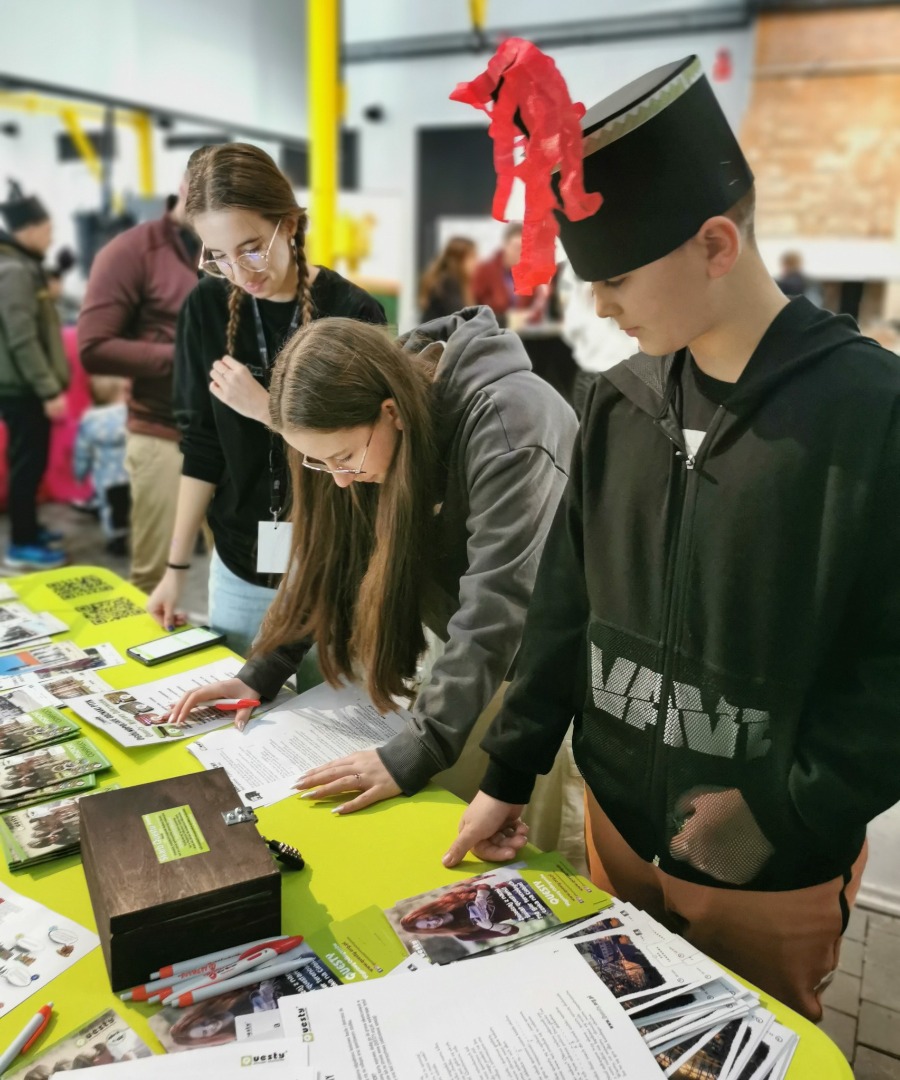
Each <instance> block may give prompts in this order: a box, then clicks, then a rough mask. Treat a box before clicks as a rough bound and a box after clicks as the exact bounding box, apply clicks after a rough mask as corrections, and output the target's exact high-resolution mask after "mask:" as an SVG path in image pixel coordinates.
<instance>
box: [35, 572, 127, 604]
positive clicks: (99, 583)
mask: <svg viewBox="0 0 900 1080" xmlns="http://www.w3.org/2000/svg"><path fill="white" fill-rule="evenodd" d="M47 588H48V589H50V591H51V592H55V593H56V595H57V596H58V597H59V598H60V600H77V599H78V597H79V596H93V595H94V594H95V593H101V592H112V589H113V586H112V585H110V583H109V582H108V581H104V580H103V578H99V577H97V575H96V574H83V575H82V576H81V577H73V578H66V580H65V581H50V582H48V583H47Z"/></svg>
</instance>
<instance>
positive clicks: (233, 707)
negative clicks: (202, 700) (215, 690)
mask: <svg viewBox="0 0 900 1080" xmlns="http://www.w3.org/2000/svg"><path fill="white" fill-rule="evenodd" d="M211 704H212V705H213V706H214V707H215V708H217V709H218V710H219V712H237V711H238V709H255V708H256V706H257V705H259V701H257V699H256V698H219V699H218V701H213V702H211Z"/></svg>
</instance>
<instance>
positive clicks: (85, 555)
mask: <svg viewBox="0 0 900 1080" xmlns="http://www.w3.org/2000/svg"><path fill="white" fill-rule="evenodd" d="M42 518H43V521H44V523H45V524H46V525H49V526H51V527H52V528H55V529H59V530H60V531H61V532H64V533H65V534H66V536H67V544H66V547H67V551H68V554H69V558H70V560H71V561H72V562H73V563H83V564H88V565H95V566H106V567H108V568H109V569H111V570H115V571H116V572H117V573H119V574H122V576H123V577H127V576H128V560H127V559H124V558H117V557H115V556H112V555H109V554H107V552H106V550H105V548H104V545H103V540H102V537H101V534H100V528H99V525H98V524H97V522H96V520H95V519H94V518H91V517H87V516H85V515H84V514H81V513H78V512H77V511H75V510H72V509H71V508H70V507H67V506H48V507H45V508H44V510H43V512H42ZM7 524H8V523H7V520H6V518H5V517H4V518H2V519H0V551H2V550H5V548H6V542H7ZM208 566H209V560H208V558H207V557H206V556H202V555H201V556H195V558H194V559H193V567H192V569H191V570H190V572H189V574H188V580H187V583H186V589H185V595H184V603H183V606H184V607H185V608H186V609H187V610H188V611H190V612H191V613H192V614H194V615H200V614H202V613H203V612H205V611H206V609H207V602H206V578H207V570H208ZM824 1001H825V1017H824V1019H823V1021H822V1027H823V1029H824V1030H825V1031H826V1032H827V1033H828V1035H830V1036H831V1038H832V1039H834V1041H835V1042H836V1043H837V1045H838V1046H839V1047H840V1048H841V1049H842V1050H843V1052H844V1053H845V1054H846V1055H847V1058H848V1060H849V1061H850V1063H851V1065H852V1066H853V1070H854V1075H855V1077H856V1080H900V919H894V918H891V917H889V916H887V915H876V914H872V913H868V912H866V911H863V910H862V909H861V908H857V909H856V910H855V911H854V912H853V914H852V915H851V917H850V925H849V927H848V929H847V934H846V936H845V938H844V944H843V947H842V949H841V964H840V970H839V971H838V973H837V975H836V976H835V979H834V982H833V983H832V985H831V986H830V987H829V988H828V990H827V991H826V993H825V998H824Z"/></svg>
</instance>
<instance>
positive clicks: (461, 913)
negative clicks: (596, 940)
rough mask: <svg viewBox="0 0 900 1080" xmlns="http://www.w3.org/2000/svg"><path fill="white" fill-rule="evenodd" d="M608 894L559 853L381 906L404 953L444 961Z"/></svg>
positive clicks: (527, 931) (583, 910)
mask: <svg viewBox="0 0 900 1080" xmlns="http://www.w3.org/2000/svg"><path fill="white" fill-rule="evenodd" d="M610 903H611V898H610V897H609V895H608V894H607V893H605V892H602V891H601V890H600V889H598V888H597V887H596V885H593V884H591V882H590V881H588V880H587V879H586V878H583V877H581V875H579V874H576V873H575V870H574V869H573V868H572V867H571V866H570V865H569V863H568V862H566V860H565V859H564V858H562V856H560V855H554V854H549V855H542V856H538V857H537V858H536V859H534V860H532V861H531V862H530V863H529V864H528V865H527V866H526V865H525V864H524V863H515V864H512V865H509V866H503V867H498V868H497V869H495V870H490V871H488V872H487V873H485V874H479V875H477V876H476V877H472V878H467V879H466V880H464V881H459V882H456V883H454V884H453V885H444V886H442V887H441V888H439V889H432V890H431V891H430V892H427V893H422V894H420V895H419V896H413V897H410V898H408V899H406V900H401V901H400V902H399V903H397V904H394V906H393V907H392V908H389V909H388V911H386V912H385V914H386V915H387V918H388V921H389V922H390V924H391V926H392V927H393V928H394V931H395V933H396V934H397V936H398V937H399V938H400V940H401V941H402V942H403V944H404V945H405V946H406V948H407V949H408V951H409V952H410V953H411V954H414V955H416V954H418V955H423V954H424V956H426V957H427V958H428V959H429V960H430V961H431V962H432V963H435V964H449V963H452V962H453V961H454V960H461V959H464V958H465V957H467V956H472V955H475V954H477V953H483V952H487V951H489V950H496V949H497V947H498V946H506V945H511V944H512V943H513V942H515V943H516V944H519V943H520V942H521V941H523V940H524V939H526V938H533V937H535V936H537V935H539V934H544V933H546V932H548V931H552V930H555V929H556V928H558V927H559V926H560V925H562V924H564V923H569V922H574V921H576V920H579V919H584V918H587V917H588V916H590V915H594V914H596V913H597V912H599V911H602V910H603V909H604V908H607V907H608V906H609V905H610Z"/></svg>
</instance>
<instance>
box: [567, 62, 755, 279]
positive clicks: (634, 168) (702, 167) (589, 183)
mask: <svg viewBox="0 0 900 1080" xmlns="http://www.w3.org/2000/svg"><path fill="white" fill-rule="evenodd" d="M581 130H582V134H583V136H584V186H585V190H586V191H599V192H601V193H602V195H603V204H602V205H601V207H600V209H599V210H598V211H597V213H596V214H594V215H593V216H592V217H589V218H585V219H584V220H583V221H569V219H568V218H567V217H566V216H565V215H564V214H562V213H559V212H557V215H556V216H557V218H558V220H559V232H560V239H561V240H562V244H563V247H564V248H565V250H566V255H567V256H568V257H569V261H570V262H571V263H572V268H573V269H574V271H575V273H576V274H577V275H578V276H579V277H580V278H582V279H583V280H584V281H606V280H608V279H609V278H615V277H619V276H621V275H622V274H627V273H628V272H629V271H631V270H635V269H637V268H638V267H639V266H645V265H646V264H647V263H651V262H655V261H656V260H657V259H661V258H662V257H663V256H664V255H668V254H669V252H671V251H674V250H675V249H676V248H678V247H680V246H681V245H682V244H683V243H684V242H685V241H686V240H689V239H690V238H691V237H692V236H693V235H694V234H695V233H696V232H697V231H698V230H699V228H700V226H701V225H702V224H703V222H704V221H706V219H707V218H710V217H714V216H715V215H716V214H724V213H725V212H726V211H727V210H730V209H731V207H732V206H734V204H735V203H736V202H737V201H738V200H739V199H740V198H741V197H742V196H744V195H745V194H746V193H747V192H748V191H749V190H750V187H751V186H752V184H753V173H752V172H751V171H750V167H749V165H748V164H747V162H746V160H745V159H744V155H743V154H742V153H741V148H740V146H738V142H737V139H736V138H735V136H734V132H733V131H732V130H731V128H730V126H729V124H728V121H727V120H726V119H725V114H724V113H723V112H722V109H721V107H720V106H719V103H718V101H717V100H716V96H715V94H714V93H713V90H712V87H711V86H710V85H709V82H708V81H707V79H706V76H705V75H704V74H703V71H702V69H701V67H700V61H699V60H698V59H697V57H696V56H689V57H688V58H687V59H686V60H680V61H678V62H677V63H673V64H666V65H665V66H664V67H660V68H657V69H656V70H655V71H651V72H650V73H649V74H647V75H644V76H642V77H641V78H639V79H636V80H635V81H634V82H631V83H629V84H628V85H627V86H625V87H623V88H622V89H621V90H617V91H616V92H615V93H614V94H611V95H610V96H609V97H608V98H605V99H604V100H603V101H601V102H600V103H599V104H598V105H595V106H594V107H593V108H592V109H589V110H588V112H587V113H586V114H585V115H584V117H583V118H582V120H581ZM557 179H558V177H557Z"/></svg>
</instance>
